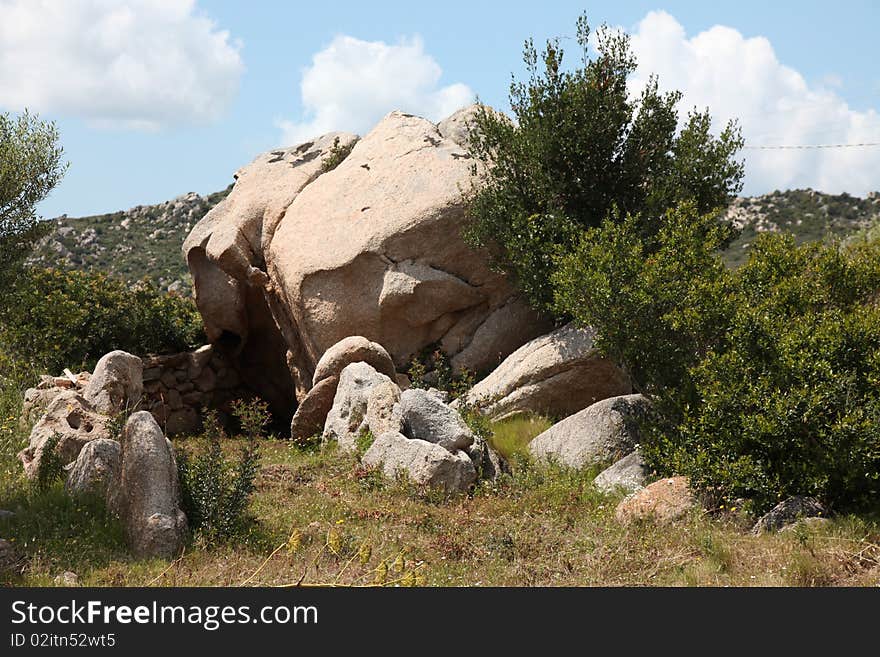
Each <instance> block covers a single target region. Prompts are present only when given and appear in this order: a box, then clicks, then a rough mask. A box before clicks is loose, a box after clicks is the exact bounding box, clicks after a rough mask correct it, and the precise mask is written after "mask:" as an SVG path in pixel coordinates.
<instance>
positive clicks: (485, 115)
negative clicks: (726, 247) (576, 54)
mask: <svg viewBox="0 0 880 657" xmlns="http://www.w3.org/2000/svg"><path fill="white" fill-rule="evenodd" d="M577 42H578V44H579V45H580V49H581V54H582V66H579V67H576V68H574V69H572V70H566V69H565V68H564V67H563V51H562V49H561V48H560V46H559V43H558V41H555V40H554V41H549V42H548V43H547V46H546V49H545V50H544V51H543V52H542V53H541V56H540V58H539V56H538V53H537V52H536V50H535V47H534V44H533V42H532V41H531V40H529V41H527V42H526V45H525V48H524V53H523V59H524V61H525V64H526V67H527V69H528V71H529V79H528V80H527V81H526V82H516V81H514V82H513V83H512V84H511V86H510V104H511V107H512V109H513V113H514V115H515V121H512V120H510V119H509V118H508V117H506V116H504V115H502V114H498V113H496V112H493V111H492V110H490V109H488V108H486V107H482V108H481V109H480V110H479V111H478V113H477V115H476V117H475V119H474V123H473V126H472V127H471V133H470V143H471V146H470V150H471V155H472V156H473V157H474V158H475V159H476V160H477V161H478V162H480V163H481V164H482V165H484V168H483V170H484V172H485V173H484V174H483V175H482V176H481V177H482V180H481V183H482V184H480V185H477V186H475V188H474V190H473V192H472V193H471V194H470V198H469V209H468V213H469V215H470V218H471V224H470V225H469V227H468V229H467V231H466V235H465V236H466V238H467V239H468V241H469V242H470V243H471V244H473V245H474V246H477V247H486V248H488V249H489V251H490V253H491V254H492V256H493V257H494V260H495V262H496V264H497V265H498V266H500V267H501V268H502V269H503V270H505V271H506V272H508V273H509V274H510V275H512V276H513V278H514V279H515V281H516V282H517V283H518V285H519V287H520V288H521V290H522V291H523V292H524V293H525V295H526V296H527V297H528V298H529V299H530V300H531V302H532V305H533V306H534V307H536V308H537V309H539V310H558V308H559V307H558V306H554V304H553V296H554V291H553V286H552V281H553V278H552V274H553V272H554V271H555V267H556V265H555V256H556V255H557V254H558V253H560V252H565V251H566V250H568V249H570V248H571V247H573V246H574V245H575V244H576V243H577V241H578V239H579V237H580V234H581V232H582V231H583V230H584V229H586V228H590V227H594V226H598V225H599V224H600V223H601V222H602V221H603V220H604V219H605V218H606V217H607V216H608V215H609V213H610V212H611V211H612V210H613V209H614V208H617V209H619V214H616V215H614V217H619V218H622V217H624V216H626V215H627V214H632V215H633V216H638V217H639V223H640V225H639V231H640V232H641V233H642V234H645V235H650V234H652V233H653V232H655V230H656V228H657V226H658V225H659V223H660V219H661V218H662V215H663V213H664V212H665V211H666V210H667V209H668V208H671V207H673V206H674V205H675V204H676V203H678V202H679V201H682V200H686V199H692V200H693V201H694V203H695V204H696V207H697V209H698V211H699V212H701V213H702V212H708V211H709V210H712V209H714V208H717V207H722V206H725V205H726V204H727V203H728V202H729V201H730V200H731V199H732V198H733V196H734V195H735V194H736V193H737V192H738V191H739V190H740V189H741V182H740V181H741V179H742V176H743V165H742V163H738V162H736V161H735V160H734V157H735V155H736V153H737V152H738V150H739V149H740V148H741V147H742V144H743V141H742V137H741V136H740V132H739V129H738V127H737V126H736V124H735V123H730V124H728V125H727V127H726V128H725V129H724V130H723V131H722V132H721V134H720V135H719V136H718V137H714V136H713V135H712V134H711V133H710V131H709V130H710V126H711V118H710V116H709V114H708V112H703V113H699V112H695V113H691V114H690V115H689V117H688V119H687V120H686V121H685V123H684V126H683V127H682V129H681V130H680V131H679V130H678V123H679V121H678V110H677V105H678V103H679V101H680V100H681V94H680V93H679V92H671V93H665V94H664V93H660V91H659V87H658V82H657V80H656V78H652V79H651V80H650V81H649V82H648V84H647V85H646V86H645V88H644V90H643V91H642V93H641V95H640V96H639V97H638V98H631V97H630V96H629V94H628V90H627V82H628V79H629V77H630V75H631V74H632V73H633V72H634V71H635V69H636V60H635V58H634V57H633V55H632V53H631V51H630V46H629V37H628V36H626V35H625V34H622V33H619V32H616V31H613V30H609V29H607V28H605V27H604V26H603V27H602V28H600V30H599V31H598V34H597V40H596V43H597V48H596V52H595V54H594V53H593V52H592V48H591V46H590V28H589V25H588V23H587V20H586V17H583V16H582V17H581V18H580V19H579V20H578V24H577ZM475 172H476V168H475Z"/></svg>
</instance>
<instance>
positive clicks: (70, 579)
mask: <svg viewBox="0 0 880 657" xmlns="http://www.w3.org/2000/svg"><path fill="white" fill-rule="evenodd" d="M52 581H53V582H54V583H55V584H57V585H58V586H79V576H78V575H77V574H76V573H75V572H73V571H72V570H65V571H64V572H63V573H62V574H60V575H56V576H55V578H54V579H53V580H52Z"/></svg>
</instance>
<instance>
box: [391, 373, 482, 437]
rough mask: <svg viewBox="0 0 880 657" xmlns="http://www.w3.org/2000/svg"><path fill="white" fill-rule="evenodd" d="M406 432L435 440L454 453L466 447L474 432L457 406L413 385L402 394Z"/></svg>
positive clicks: (406, 434)
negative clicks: (450, 405) (453, 406)
mask: <svg viewBox="0 0 880 657" xmlns="http://www.w3.org/2000/svg"><path fill="white" fill-rule="evenodd" d="M400 414H401V416H402V418H403V434H404V435H405V436H407V437H409V438H418V439H419V440H425V441H427V442H429V443H436V444H438V445H440V446H441V447H445V448H446V449H448V450H449V451H451V452H455V451H456V450H459V449H467V448H468V447H470V446H471V444H472V443H473V442H474V433H473V431H471V430H470V427H468V425H467V424H466V423H465V421H464V420H463V419H462V417H461V415H460V414H459V413H458V411H456V410H455V409H452V408H450V407H449V406H447V405H446V404H445V403H443V401H442V397H440V396H438V395H437V394H435V393H432V392H431V391H430V390H420V389H418V388H410V389H409V390H407V391H405V392H404V393H403V394H401V395H400Z"/></svg>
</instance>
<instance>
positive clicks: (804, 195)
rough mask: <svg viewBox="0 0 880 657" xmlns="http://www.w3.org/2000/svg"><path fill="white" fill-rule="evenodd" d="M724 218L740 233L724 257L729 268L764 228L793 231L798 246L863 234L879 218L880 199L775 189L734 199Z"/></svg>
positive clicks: (739, 260) (745, 255) (738, 262)
mask: <svg viewBox="0 0 880 657" xmlns="http://www.w3.org/2000/svg"><path fill="white" fill-rule="evenodd" d="M725 218H726V219H728V220H730V221H732V222H733V223H734V224H736V225H737V226H739V227H740V233H739V235H738V236H737V237H736V239H734V240H733V241H732V242H731V243H730V246H729V247H728V248H727V249H725V251H724V253H723V254H722V257H723V259H724V262H725V263H727V264H728V265H729V266H732V267H738V266H740V265H742V264H743V263H744V262H745V261H746V259H747V258H748V255H749V249H751V247H752V244H753V243H754V241H755V239H756V238H757V237H758V236H759V235H760V234H761V233H762V232H780V233H785V234H789V235H792V236H793V237H794V240H795V242H796V243H797V244H804V243H807V242H828V241H830V240H835V239H860V238H864V237H865V236H867V235H870V234H871V233H870V227H871V226H873V225H875V224H876V222H877V221H878V220H880V197H878V196H876V195H869V197H868V198H856V197H854V196H850V195H849V194H847V193H843V194H823V193H822V192H817V191H814V190H812V189H793V190H788V191H785V192H780V191H775V192H773V193H771V194H765V195H763V196H755V197H751V198H738V199H736V200H735V201H734V202H733V204H732V205H731V207H730V208H729V209H728V211H727V213H726V215H725ZM875 237H876V236H875Z"/></svg>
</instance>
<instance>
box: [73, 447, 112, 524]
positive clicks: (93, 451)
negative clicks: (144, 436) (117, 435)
mask: <svg viewBox="0 0 880 657" xmlns="http://www.w3.org/2000/svg"><path fill="white" fill-rule="evenodd" d="M121 467H122V447H121V446H120V445H119V443H118V442H116V441H115V440H111V439H109V438H100V439H98V440H93V441H91V442H89V443H87V444H86V446H85V447H83V449H82V451H81V452H80V453H79V456H78V457H77V459H76V461H74V463H73V464H72V466H71V468H70V471H69V472H68V475H67V481H65V482H64V490H66V491H67V493H68V494H69V495H83V494H89V493H91V494H95V495H98V496H100V497H101V498H102V499H105V500H107V499H109V497H110V496H111V495H112V494H115V489H116V487H117V486H116V484H117V481H118V479H119V472H120V469H121ZM108 506H109V507H110V508H111V509H112V508H113V507H114V505H113V504H109V505H108Z"/></svg>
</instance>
